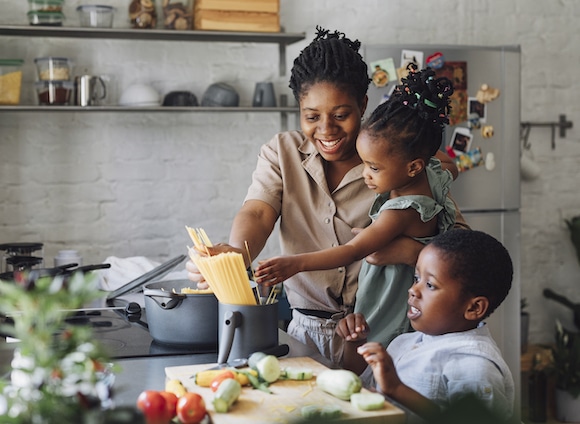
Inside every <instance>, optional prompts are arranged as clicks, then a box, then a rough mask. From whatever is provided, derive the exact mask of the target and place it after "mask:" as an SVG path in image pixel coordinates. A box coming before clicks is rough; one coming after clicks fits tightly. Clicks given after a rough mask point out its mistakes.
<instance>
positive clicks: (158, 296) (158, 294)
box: [143, 289, 185, 309]
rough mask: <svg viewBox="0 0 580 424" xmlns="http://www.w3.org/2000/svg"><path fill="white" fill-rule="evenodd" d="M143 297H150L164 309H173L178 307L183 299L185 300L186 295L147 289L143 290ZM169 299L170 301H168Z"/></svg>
mask: <svg viewBox="0 0 580 424" xmlns="http://www.w3.org/2000/svg"><path fill="white" fill-rule="evenodd" d="M143 295H144V296H147V297H150V298H151V299H152V300H153V301H154V302H155V303H157V304H158V305H159V307H161V308H163V309H173V308H175V307H176V306H178V305H179V304H180V303H181V301H182V300H183V299H185V294H179V293H171V292H166V291H164V290H157V289H145V290H143ZM167 299H169V301H167Z"/></svg>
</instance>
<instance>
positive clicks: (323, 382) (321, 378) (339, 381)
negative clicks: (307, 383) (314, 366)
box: [316, 370, 362, 400]
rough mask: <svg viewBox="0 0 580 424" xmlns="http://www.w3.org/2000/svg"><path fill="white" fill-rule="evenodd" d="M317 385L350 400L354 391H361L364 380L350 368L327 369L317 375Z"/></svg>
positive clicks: (327, 391)
mask: <svg viewBox="0 0 580 424" xmlns="http://www.w3.org/2000/svg"><path fill="white" fill-rule="evenodd" d="M316 386H317V387H319V388H320V389H322V390H323V391H325V392H326V393H329V394H331V395H332V396H334V397H337V398H339V399H343V400H350V396H351V395H352V394H353V393H358V392H360V390H361V388H362V382H361V379H360V377H359V376H358V375H356V374H355V373H354V372H352V371H349V370H325V371H322V372H321V373H320V374H318V376H317V377H316Z"/></svg>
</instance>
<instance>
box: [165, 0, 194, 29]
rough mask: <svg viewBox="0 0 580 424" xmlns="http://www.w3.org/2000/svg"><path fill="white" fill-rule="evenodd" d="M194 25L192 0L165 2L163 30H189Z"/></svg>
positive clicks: (170, 0)
mask: <svg viewBox="0 0 580 424" xmlns="http://www.w3.org/2000/svg"><path fill="white" fill-rule="evenodd" d="M192 24H193V2H192V0H163V28H165V29H176V30H181V31H183V30H188V29H191V27H192Z"/></svg>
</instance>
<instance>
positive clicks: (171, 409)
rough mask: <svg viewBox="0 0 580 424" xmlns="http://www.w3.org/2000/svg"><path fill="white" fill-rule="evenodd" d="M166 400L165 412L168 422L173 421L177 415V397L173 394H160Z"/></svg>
mask: <svg viewBox="0 0 580 424" xmlns="http://www.w3.org/2000/svg"><path fill="white" fill-rule="evenodd" d="M159 393H160V394H161V396H163V397H164V398H165V411H166V415H165V418H167V421H171V420H172V419H173V417H175V416H176V415H177V396H176V395H175V393H171V392H159Z"/></svg>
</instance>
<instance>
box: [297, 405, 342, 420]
mask: <svg viewBox="0 0 580 424" xmlns="http://www.w3.org/2000/svg"><path fill="white" fill-rule="evenodd" d="M300 414H301V415H302V417H303V418H306V419H308V420H315V419H318V418H320V419H323V420H334V419H336V418H340V416H341V415H342V409H340V406H338V405H324V406H318V405H307V406H304V407H302V409H301V410H300Z"/></svg>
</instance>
